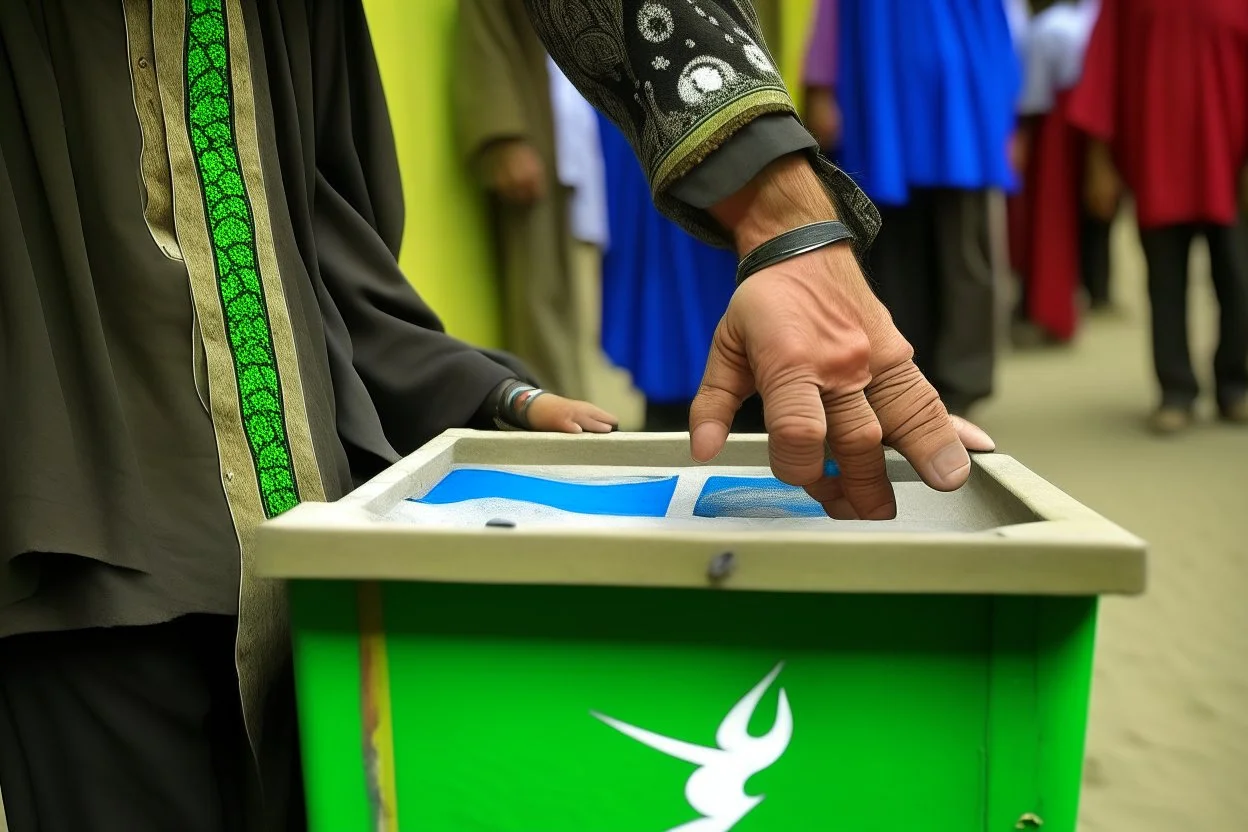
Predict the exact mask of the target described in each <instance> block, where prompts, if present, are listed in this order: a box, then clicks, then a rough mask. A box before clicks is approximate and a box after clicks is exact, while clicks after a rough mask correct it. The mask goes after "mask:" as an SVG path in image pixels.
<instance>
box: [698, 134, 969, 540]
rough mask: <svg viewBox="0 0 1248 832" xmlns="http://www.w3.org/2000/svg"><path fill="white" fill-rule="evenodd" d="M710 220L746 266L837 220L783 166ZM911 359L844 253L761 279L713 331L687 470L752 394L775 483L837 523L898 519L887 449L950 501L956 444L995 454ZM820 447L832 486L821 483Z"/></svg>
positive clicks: (713, 449) (711, 448)
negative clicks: (796, 235) (800, 489)
mask: <svg viewBox="0 0 1248 832" xmlns="http://www.w3.org/2000/svg"><path fill="white" fill-rule="evenodd" d="M714 210H715V213H716V216H717V217H718V218H719V219H720V221H721V222H723V223H724V224H725V225H726V226H727V227H729V228H732V229H733V230H734V233H735V235H736V239H737V245H738V248H739V249H740V250H741V251H742V253H744V252H746V251H749V250H751V249H753V248H754V247H755V246H757V245H759V244H761V243H762V242H763V241H765V240H767V239H770V238H772V237H774V236H776V234H778V233H780V232H781V231H784V230H786V229H788V228H793V227H796V226H798V225H803V224H805V223H808V222H813V221H817V220H821V219H828V218H829V214H830V213H831V212H832V207H831V204H830V203H829V202H828V200H827V196H826V194H825V192H824V191H823V188H822V185H821V184H820V183H819V181H818V180H817V178H816V177H815V175H814V172H813V171H812V170H811V169H810V166H809V164H808V163H807V162H806V161H805V160H804V159H802V158H801V157H787V158H786V159H782V160H779V161H777V162H776V163H773V165H772V166H771V167H770V168H769V169H768V170H766V171H764V173H763V174H760V176H759V177H757V178H756V179H755V181H754V183H752V184H751V186H749V187H748V188H747V189H746V190H745V191H744V192H742V193H741V194H739V195H737V196H734V197H733V198H732V199H731V200H730V201H728V202H726V203H724V204H721V205H720V206H716V208H715V209H714ZM912 356H913V350H912V349H911V347H910V345H909V344H908V343H907V342H906V340H905V339H904V338H903V337H902V336H901V334H900V333H899V332H898V331H897V329H896V327H895V326H894V325H893V322H892V319H891V318H890V316H889V314H888V311H887V310H886V309H885V308H884V306H883V304H881V303H880V301H879V300H878V299H876V297H875V295H874V294H873V293H872V291H871V289H870V287H869V286H868V285H867V282H866V280H865V279H864V277H863V275H862V272H861V270H860V269H859V266H858V263H857V261H856V260H855V258H854V255H853V253H852V251H851V250H850V249H849V248H848V247H847V246H845V245H843V244H838V245H834V246H829V247H826V248H822V249H818V250H817V251H814V252H810V253H808V254H805V255H802V256H800V257H796V258H793V259H790V260H786V261H784V262H782V263H779V264H777V265H775V266H772V267H770V268H767V269H764V270H763V271H760V272H759V273H757V274H755V275H754V276H752V277H750V278H749V279H748V280H746V281H745V283H743V284H742V285H741V287H740V288H739V289H737V291H736V293H735V294H734V295H733V298H732V301H731V302H730V303H729V305H728V311H727V313H726V314H725V315H724V318H723V320H722V321H721V322H720V324H719V327H718V328H717V329H716V331H715V336H714V340H713V342H712V344H711V352H710V357H709V359H708V361H707V367H706V375H705V376H704V378H703V382H702V387H701V389H700V390H699V392H698V396H697V398H696V399H695V401H694V403H693V409H692V412H691V414H690V430H691V431H692V452H693V457H694V459H696V460H698V461H703V462H705V461H707V460H709V459H711V458H712V457H714V456H715V455H716V454H718V453H719V451H720V450H721V449H722V448H723V446H724V442H725V441H726V439H727V437H728V431H729V426H730V425H731V423H732V417H733V414H734V413H735V412H736V411H737V409H738V408H739V407H740V406H741V402H742V401H743V400H744V399H745V398H746V397H747V396H749V395H751V394H752V393H754V392H755V391H757V392H758V393H760V394H761V395H762V398H763V404H764V412H765V414H766V420H767V431H768V434H769V436H770V439H769V448H770V455H771V467H772V470H773V472H774V473H775V475H776V477H778V478H779V479H780V480H782V481H784V482H787V483H790V484H793V485H800V486H804V487H805V488H806V490H807V491H808V492H809V493H810V495H811V496H812V497H814V498H815V499H816V500H818V501H819V502H820V503H822V504H823V506H824V509H825V510H826V511H827V512H828V514H830V515H831V516H833V517H838V518H844V519H851V518H862V519H870V520H883V519H889V518H892V517H895V516H896V513H897V506H896V499H895V497H894V495H893V489H892V485H891V484H890V483H889V481H888V476H887V473H886V471H885V465H884V446H885V445H889V446H891V447H893V448H896V449H897V450H898V451H899V452H901V454H902V455H903V456H905V457H906V459H908V460H909V461H910V463H911V464H912V465H913V466H914V468H915V470H916V471H918V473H919V476H920V477H922V478H923V481H924V482H926V483H927V484H928V485H930V486H931V487H933V488H936V489H939V490H941V491H952V490H954V489H956V488H958V487H960V486H961V485H962V484H963V483H964V482H966V479H967V477H968V476H969V475H970V457H969V456H968V454H967V450H966V447H964V443H963V440H966V444H967V445H970V446H973V447H974V448H975V449H976V450H979V449H985V450H987V449H991V445H992V440H991V439H989V438H988V437H987V436H986V435H985V434H983V432H982V431H979V430H978V428H974V426H972V425H969V423H961V424H958V423H955V422H954V421H953V420H952V419H951V418H950V417H949V414H948V413H947V412H946V411H945V408H944V406H943V405H942V404H941V401H940V398H939V396H938V395H937V393H936V390H935V389H934V388H933V387H932V386H931V384H929V383H928V381H927V379H925V378H924V377H923V374H922V373H920V372H919V370H918V368H917V367H916V366H915V364H914V362H913V360H912ZM959 428H961V430H959ZM825 443H826V444H825ZM825 447H826V448H830V450H831V452H832V456H833V458H835V460H836V461H837V464H838V466H839V468H840V475H839V476H838V477H825V476H824V459H825Z"/></svg>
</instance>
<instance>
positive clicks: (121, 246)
mask: <svg viewBox="0 0 1248 832" xmlns="http://www.w3.org/2000/svg"><path fill="white" fill-rule="evenodd" d="M210 5H217V6H218V7H220V4H219V3H218V4H210ZM156 8H157V10H158V11H170V10H171V11H173V12H175V13H176V14H173V15H166V16H167V17H172V18H173V22H172V23H168V25H169V26H172V27H174V28H176V29H177V30H178V31H179V32H181V31H182V27H183V25H184V24H183V21H182V20H181V8H182V4H181V3H178V2H174V3H171V4H168V5H166V4H165V3H164V2H163V0H158V3H157V7H156ZM224 8H228V9H230V12H229V15H228V16H227V18H225V19H226V20H228V24H229V25H228V27H226V28H227V29H228V31H227V33H226V34H225V35H224V38H225V39H223V40H222V39H219V40H218V42H216V43H214V44H209V47H210V48H211V50H212V52H213V54H215V55H219V56H221V57H224V56H225V55H226V54H227V53H228V59H229V68H230V70H231V75H230V80H231V81H232V82H233V90H232V91H230V92H232V93H233V94H232V95H231V96H230V99H231V100H230V101H229V103H228V105H226V106H227V107H228V106H231V105H232V107H233V111H232V116H233V128H234V129H233V131H232V133H231V131H229V130H228V129H223V128H222V127H221V125H222V122H220V121H211V119H212V118H214V117H215V116H216V115H218V114H217V113H215V112H212V111H210V110H209V111H205V112H204V113H203V115H204V117H205V118H207V119H209V121H207V122H206V124H205V127H203V128H202V129H204V130H216V131H218V132H216V133H215V134H213V135H212V138H211V141H213V142H216V144H213V145H211V146H210V148H211V149H210V151H209V152H210V153H211V152H217V153H225V154H230V155H231V156H232V157H233V159H232V160H233V162H234V164H233V166H231V165H229V164H228V163H224V164H223V163H222V162H221V161H220V160H219V159H218V158H216V157H213V156H207V157H206V158H205V161H204V162H203V163H201V164H198V165H197V163H196V162H195V161H194V159H193V157H194V152H193V151H194V144H193V142H192V140H191V138H190V135H191V134H190V133H189V132H188V130H187V129H186V128H185V127H183V126H182V125H185V124H187V123H188V121H190V122H191V123H192V128H191V129H192V130H195V131H198V130H200V129H201V127H200V126H199V125H198V124H195V123H194V120H193V119H188V117H187V116H185V115H181V114H180V113H179V114H178V115H177V117H175V115H174V114H173V113H170V112H169V110H170V109H171V108H173V109H175V110H181V108H182V107H183V106H184V105H183V104H182V101H183V99H184V88H185V83H184V82H183V80H182V79H183V77H184V66H183V59H182V55H181V51H182V50H181V43H182V39H181V35H178V36H175V37H170V36H166V37H165V39H164V46H161V43H160V39H159V37H158V38H157V47H158V48H157V49H156V50H155V51H154V52H153V50H152V48H151V47H152V35H151V32H152V21H153V18H152V17H151V7H150V6H149V5H148V4H147V3H144V2H134V3H129V4H127V6H126V9H125V11H126V14H123V6H122V4H121V3H120V2H113V1H112V0H92V2H90V3H81V2H77V0H45V2H38V0H21V2H6V3H3V4H0V49H2V50H3V59H2V60H0V112H3V113H5V114H6V116H5V117H4V118H3V119H0V275H2V277H3V279H0V310H2V311H0V373H2V375H0V400H2V401H3V403H4V404H3V407H0V597H3V599H4V600H5V601H6V602H7V603H6V605H5V606H4V607H2V608H0V635H4V634H9V633H15V632H22V631H46V630H54V629H72V628H83V627H90V626H111V625H122V624H130V625H136V624H151V623H156V622H160V621H165V620H169V619H171V618H173V617H176V616H178V615H182V614H185V613H192V612H212V613H225V614H235V613H240V612H241V623H240V636H239V653H240V657H239V661H240V671H241V672H242V674H243V681H244V690H245V691H250V690H252V689H254V691H257V693H256V694H255V695H256V697H258V696H259V694H258V691H259V690H262V689H263V688H264V687H265V686H266V684H267V682H266V679H267V675H268V672H267V670H266V668H267V667H268V666H269V665H270V664H271V663H272V660H273V658H274V656H275V655H276V654H277V653H278V652H279V651H281V650H283V649H284V647H283V645H284V638H283V637H282V635H281V633H282V628H283V626H284V624H283V616H282V615H281V609H282V607H281V601H280V597H279V596H278V593H277V592H276V590H275V589H274V588H273V587H271V586H269V585H266V584H261V583H260V582H257V581H252V580H249V579H247V577H248V576H249V573H250V564H249V557H248V555H249V548H250V547H249V545H248V544H249V541H250V536H251V534H252V533H253V531H254V529H255V527H256V525H257V524H258V523H259V522H260V521H262V520H263V519H264V518H265V517H267V516H272V515H273V514H275V513H277V512H279V511H280V510H282V509H283V508H285V507H288V506H289V505H290V504H292V502H293V500H294V499H331V500H332V499H335V498H337V497H339V496H341V495H342V494H344V493H346V491H348V490H350V489H351V488H352V487H353V485H354V484H355V483H358V482H360V481H361V480H363V479H365V478H368V477H370V476H372V475H373V474H375V473H377V472H378V471H380V470H381V469H382V468H383V467H384V466H386V465H387V464H389V463H391V462H393V461H394V460H396V459H398V458H399V455H400V454H403V453H408V452H410V451H412V450H414V449H415V448H417V447H419V446H420V445H421V444H422V443H424V442H425V441H427V440H428V439H430V438H432V437H434V436H436V435H437V434H439V433H440V432H442V431H443V430H445V429H447V428H450V427H456V426H463V425H465V424H468V423H470V422H471V421H472V420H473V418H474V415H475V414H476V413H477V411H478V409H479V408H480V407H481V405H482V403H483V401H484V400H485V398H486V397H487V396H488V394H489V392H490V391H491V390H492V389H493V388H494V387H495V386H496V385H498V384H499V383H500V382H501V381H503V380H505V379H506V378H508V377H510V376H512V375H513V373H512V372H511V371H510V370H508V369H506V368H504V367H502V366H501V365H499V364H497V363H495V362H494V361H491V360H490V359H488V358H487V357H485V356H483V355H482V354H481V353H479V352H477V351H476V350H474V349H472V348H470V347H468V346H467V345H465V344H462V343H461V342H459V341H456V340H455V339H453V338H450V337H448V336H447V335H445V334H444V333H443V332H442V328H441V324H440V322H439V321H438V319H437V317H436V316H435V315H434V314H433V313H432V312H431V311H430V310H429V309H428V307H426V306H425V305H424V303H423V302H422V301H421V300H420V298H419V297H418V296H417V295H416V293H415V292H414V291H413V289H412V288H411V286H410V285H409V284H408V283H407V281H406V280H405V279H404V278H403V275H402V274H401V273H400V271H399V269H398V265H397V261H396V252H397V251H398V246H399V241H400V233H401V229H402V227H403V197H402V193H401V190H400V185H399V177H398V175H397V169H398V168H397V160H396V156H395V147H394V141H393V137H392V135H391V132H390V124H389V120H388V116H387V112H386V108H385V100H384V97H383V95H382V89H381V82H380V78H379V76H378V72H377V67H376V63H375V61H374V59H373V52H372V48H371V42H370V40H369V35H368V30H367V27H366V24H365V20H364V14H363V10H362V9H361V8H360V6H359V5H358V4H351V3H341V2H326V3H310V4H304V3H290V2H278V0H270V1H269V2H261V3H250V2H249V3H245V4H238V3H234V4H231V5H230V6H227V7H224ZM244 10H245V11H244ZM215 20H217V21H220V20H222V18H221V16H220V14H219V12H218V14H217V15H216V17H215ZM155 21H156V30H157V32H158V34H159V32H160V31H162V29H161V27H162V25H164V24H165V23H166V21H162V19H161V18H160V17H159V16H158V17H157V18H156V19H155ZM191 22H192V23H196V21H194V20H192V21H191ZM127 23H129V31H128V30H127ZM213 35H214V33H213V32H205V36H209V37H211V36H213ZM216 35H217V36H218V37H219V38H220V33H219V32H218V33H216ZM223 44H228V47H227V46H223ZM193 46H194V44H193ZM222 48H224V49H227V52H226V53H222V52H221V51H220V49H222ZM162 59H163V60H162ZM187 63H188V64H189V63H190V61H189V60H188V61H187ZM194 69H200V67H197V66H196V67H192V70H194ZM249 81H250V82H251V83H250V84H248V82H249ZM195 82H196V83H200V84H201V85H202V84H205V83H207V82H206V81H205V80H204V76H201V77H199V78H197V79H195ZM213 83H217V84H220V81H219V76H218V80H217V81H214V82H213ZM192 90H193V92H194V91H197V90H198V88H195V87H194V86H193V85H192ZM222 90H225V87H219V88H211V89H209V88H205V91H206V92H220V91H222ZM191 100H192V112H194V108H195V107H197V106H198V107H203V108H210V107H213V106H219V104H218V102H220V101H222V100H224V99H222V98H216V99H212V98H210V97H209V98H204V99H203V100H202V101H201V102H200V103H198V104H196V103H194V102H195V98H194V95H193V94H192V96H191ZM205 102H206V103H205ZM136 108H137V116H136ZM227 113H228V110H227ZM9 114H12V116H10V115H9ZM162 114H163V115H162ZM179 128H180V129H179ZM197 167H198V168H199V170H197V169H196V168H197ZM214 175H215V176H216V177H217V180H216V181H215V182H214V181H211V180H210V177H212V176H214ZM201 182H204V183H206V186H205V187H202V188H201ZM214 185H215V186H217V187H218V188H220V189H221V192H222V193H224V195H225V196H226V197H231V196H233V195H234V194H238V196H236V197H235V198H234V200H233V201H232V202H228V201H227V202H225V203H224V204H223V205H222V204H221V201H220V200H218V203H217V204H215V205H214V204H210V200H209V196H217V197H220V196H221V195H222V193H217V192H214V191H212V190H211V187H209V186H214ZM171 186H172V187H171ZM171 194H172V197H171ZM205 205H209V207H208V208H207V210H208V211H209V213H214V216H213V220H214V224H213V234H212V235H210V234H209V232H208V225H207V224H205V221H204V212H205V210H206V209H205V207H204V206H205ZM197 218H198V221H196V219H197ZM234 229H240V231H239V234H238V240H237V241H235V240H231V239H229V237H228V235H229V234H230V233H231V232H232V230H234ZM218 241H220V242H222V243H226V244H228V245H229V246H232V247H230V248H222V247H218V246H215V245H214V243H216V242H218ZM257 266H258V268H256V267H257ZM257 284H258V285H257ZM256 289H260V290H263V295H262V300H261V301H259V302H258V303H257V296H260V295H261V292H258V291H255V290H256ZM248 290H250V291H248ZM257 307H259V308H257ZM266 317H267V319H268V320H267V326H265V323H266V322H265V320H264V318H266ZM227 330H228V332H227ZM236 348H237V349H236ZM253 381H254V382H255V383H254V384H253ZM266 484H267V485H268V488H267V489H266V488H265V485H266ZM240 541H241V544H242V545H241V547H240ZM240 549H241V552H242V554H243V558H242V559H241V560H240ZM40 553H55V554H49V555H44V554H40ZM240 574H241V575H242V576H243V577H244V578H245V580H244V588H243V592H242V593H241V598H242V607H243V608H242V610H241V611H240V609H239V603H240V590H239V580H240Z"/></svg>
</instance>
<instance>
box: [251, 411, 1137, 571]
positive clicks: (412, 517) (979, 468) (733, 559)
mask: <svg viewBox="0 0 1248 832" xmlns="http://www.w3.org/2000/svg"><path fill="white" fill-rule="evenodd" d="M887 464H888V469H889V476H890V479H891V480H892V481H893V483H894V488H895V490H896V492H897V501H898V518H897V519H896V520H892V521H836V520H831V519H829V518H826V517H818V518H816V517H801V516H798V517H793V516H786V517H776V516H768V517H758V516H756V512H755V511H754V510H751V511H741V512H736V513H735V515H734V511H735V509H732V508H731V507H729V508H728V509H723V508H722V506H721V507H720V508H715V509H714V510H713V511H708V510H707V509H706V507H707V506H710V504H711V502H710V501H709V500H707V499H704V498H706V497H707V495H708V494H709V492H710V490H711V483H712V481H714V482H719V483H728V484H733V483H736V484H738V485H739V484H740V483H742V482H747V483H748V482H755V483H761V484H766V483H767V480H766V479H765V478H766V477H768V474H769V472H768V471H767V468H766V466H767V440H766V437H765V436H739V437H738V436H734V437H732V438H730V439H729V442H728V446H727V447H726V448H725V450H724V452H723V453H722V454H721V455H720V456H719V457H718V458H717V459H716V460H714V462H712V463H710V464H708V465H699V466H695V465H694V464H693V463H692V462H691V460H690V458H689V441H688V435H687V434H683V433H681V434H631V433H615V434H610V435H605V436H598V435H593V436H590V435H579V436H574V435H567V434H534V433H513V432H477V431H467V430H452V431H448V432H447V433H445V434H443V435H442V436H441V437H439V438H438V439H436V440H434V441H433V442H431V443H429V444H428V445H426V446H425V447H424V448H422V449H420V450H419V451H417V452H416V453H414V454H412V455H411V456H409V457H407V458H406V459H404V460H402V461H401V462H399V463H397V464H396V465H394V466H392V467H391V468H390V469H388V470H386V471H385V472H383V473H382V474H381V475H379V476H378V477H376V478H375V479H373V480H372V481H370V482H369V483H367V484H365V485H364V486H362V487H360V488H359V489H357V490H356V491H354V492H352V493H351V494H349V495H348V496H346V497H345V498H343V499H342V500H340V501H338V502H336V503H304V504H302V505H300V506H297V507H296V508H294V509H293V510H291V511H289V512H287V513H286V514H284V515H282V516H281V517H279V518H277V519H275V520H272V521H269V522H267V523H265V524H263V525H262V526H261V528H260V530H259V533H258V538H257V552H258V569H259V572H260V574H262V575H264V576H268V577H273V578H286V579H304V580H309V579H310V580H369V581H374V580H375V581H391V580H398V581H403V580H411V581H441V582H461V583H500V584H534V583H536V584H584V585H617V586H637V587H687V588H708V589H722V590H753V591H787V592H837V593H849V592H868V593H960V594H1025V595H1093V594H1107V593H1122V594H1135V593H1139V592H1142V591H1143V589H1144V585H1145V544H1144V543H1143V541H1141V540H1140V539H1138V538H1136V537H1134V536H1133V535H1131V534H1129V533H1127V532H1126V531H1124V530H1123V529H1121V528H1119V527H1118V526H1116V525H1114V524H1113V523H1111V522H1110V521H1108V520H1106V519H1105V518H1103V517H1101V516H1100V515H1098V514H1097V513H1095V512H1094V511H1092V510H1091V509H1089V508H1087V507H1085V506H1083V505H1082V504H1080V503H1079V502H1078V501H1076V500H1074V499H1073V498H1071V497H1069V496H1067V495H1066V494H1064V493H1063V492H1062V491H1060V490H1059V489H1057V488H1056V487H1054V486H1053V485H1051V484H1049V483H1048V482H1046V481H1045V480H1043V479H1041V478H1040V477H1038V476H1037V475H1035V474H1033V473H1032V472H1031V471H1029V470H1028V469H1027V468H1025V467H1024V466H1023V465H1021V464H1020V463H1018V462H1017V461H1015V460H1014V459H1012V458H1010V457H1008V456H1004V455H1001V454H975V455H972V473H971V478H970V481H969V482H968V483H967V484H966V485H965V486H963V488H961V489H959V490H958V491H956V492H952V493H947V494H945V493H940V492H936V491H933V490H932V489H930V488H928V487H927V486H926V485H924V484H923V483H922V482H921V481H920V480H919V478H918V475H917V474H916V473H915V471H914V469H913V468H911V467H910V465H909V463H907V462H906V461H905V460H904V459H903V458H902V457H901V456H900V455H898V454H896V453H895V452H892V451H889V452H888V455H887ZM468 471H476V472H492V475H497V474H498V473H500V472H501V473H502V474H504V475H507V476H512V477H516V478H524V477H532V478H535V479H534V480H528V481H526V482H536V481H538V480H540V481H542V482H545V483H549V482H550V481H551V480H569V481H572V482H574V483H577V482H579V484H580V485H581V486H583V487H587V488H596V487H600V486H602V485H603V484H607V483H610V484H612V485H622V484H629V483H632V484H647V483H648V484H651V485H646V486H645V489H646V490H647V491H648V492H649V491H653V487H658V486H653V487H652V485H653V484H655V483H660V484H661V483H664V482H668V481H670V482H671V489H672V492H673V494H672V496H671V500H670V502H671V505H672V506H677V505H678V504H679V505H682V506H684V508H683V509H674V510H669V513H667V514H665V515H664V516H661V517H660V516H649V517H644V516H643V517H637V516H632V517H624V518H621V517H617V516H612V515H611V514H609V513H607V514H604V513H602V509H601V508H595V509H593V510H592V511H589V512H588V513H581V512H579V511H576V510H574V511H571V512H558V511H554V512H553V513H548V514H547V515H542V514H541V513H540V512H539V513H538V514H536V515H535V514H532V513H526V512H525V511H524V510H523V505H522V504H520V503H514V502H513V503H512V504H511V510H512V513H511V514H510V515H509V514H508V511H509V509H508V506H507V505H506V504H500V503H498V502H497V501H486V502H485V503H484V504H483V505H485V508H482V506H481V505H478V506H475V507H473V506H469V505H468V504H467V503H466V502H463V501H459V502H456V499H455V498H453V497H452V498H447V499H443V498H442V497H440V496H439V494H440V493H441V492H439V491H438V490H437V489H438V486H439V484H442V483H447V482H449V481H450V480H449V479H448V477H449V476H450V475H452V474H453V473H455V474H456V476H459V477H460V479H462V478H463V476H462V475H460V474H459V473H457V472H468ZM477 479H480V477H477ZM770 484H771V485H772V486H775V485H777V484H776V483H774V481H772V482H771V483H770ZM521 485H523V482H522V483H521ZM444 490H445V489H444ZM633 491H634V492H635V491H636V489H634V490H633ZM610 493H612V492H607V491H599V492H596V495H597V496H601V495H606V494H610ZM620 493H623V492H620ZM753 493H761V492H751V491H750V490H749V489H747V490H746V492H745V494H746V502H747V503H748V502H749V501H750V500H751V499H753V498H752V497H751V496H750V495H751V494H753ZM798 493H799V494H800V492H798ZM460 496H461V497H462V496H463V495H462V494H461V495H460ZM598 502H601V500H599V501H598ZM812 503H813V501H812ZM448 505H449V506H450V508H449V509H448ZM499 505H501V506H502V507H501V508H498V510H497V512H495V513H497V514H498V515H499V516H498V519H499V520H501V521H504V522H503V523H502V525H499V524H491V525H487V524H486V523H485V522H482V519H481V518H483V517H489V518H490V519H494V518H493V515H491V514H490V512H492V511H494V507H495V506H499ZM482 511H485V512H486V513H485V514H482V513H481V512H482ZM607 511H608V512H609V511H610V509H607ZM725 512H726V514H725ZM633 513H634V514H636V512H633ZM782 513H783V512H782ZM799 513H800V512H799Z"/></svg>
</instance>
